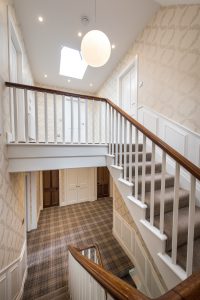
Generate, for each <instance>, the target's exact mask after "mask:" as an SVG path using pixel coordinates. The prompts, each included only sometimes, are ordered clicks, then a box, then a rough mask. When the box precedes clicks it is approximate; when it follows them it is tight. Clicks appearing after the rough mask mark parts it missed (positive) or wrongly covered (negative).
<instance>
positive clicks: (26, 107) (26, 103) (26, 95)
mask: <svg viewBox="0 0 200 300" xmlns="http://www.w3.org/2000/svg"><path fill="white" fill-rule="evenodd" d="M24 106H25V109H24V113H25V141H26V143H27V142H28V140H29V138H28V91H27V89H25V90H24Z"/></svg>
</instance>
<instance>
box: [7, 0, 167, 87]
mask: <svg viewBox="0 0 200 300" xmlns="http://www.w3.org/2000/svg"><path fill="white" fill-rule="evenodd" d="M13 2H14V6H15V9H16V13H17V17H18V21H19V24H20V26H21V29H22V33H23V37H24V40H25V45H26V48H27V52H28V57H29V61H30V64H31V68H32V71H33V76H34V80H35V82H37V83H39V84H42V85H49V86H54V87H58V88H59V87H61V88H68V89H73V90H78V91H83V92H86V91H88V92H92V93H94V92H96V91H97V90H98V89H99V88H100V86H101V85H102V84H103V82H104V81H105V80H106V79H107V77H108V76H109V75H110V73H111V72H112V70H113V69H114V67H115V66H116V65H117V63H118V62H119V61H120V59H121V58H122V57H123V56H124V54H125V53H126V51H127V50H128V49H129V47H130V46H131V44H132V43H133V41H134V40H135V38H136V37H137V35H138V33H140V32H141V31H142V29H143V28H144V27H145V25H146V24H147V23H148V21H149V20H150V18H151V17H152V16H153V14H154V13H155V12H156V10H157V9H158V8H159V5H158V4H157V3H156V2H155V1H153V0H96V5H97V10H96V25H94V0H59V1H55V0H42V1H41V0H13ZM163 2H164V0H163ZM39 15H42V16H43V17H44V23H39V22H38V20H37V17H38V16H39ZM84 15H87V16H88V17H89V19H90V23H89V25H88V26H84V25H83V24H82V23H81V21H80V19H81V16H84ZM95 27H96V28H97V29H100V30H102V31H104V32H105V33H106V34H107V35H108V37H109V39H110V41H111V43H114V44H115V45H116V49H114V50H112V54H111V58H110V60H109V62H108V63H107V64H106V65H105V66H103V67H101V68H92V67H88V69H87V71H86V73H85V76H84V78H83V80H78V79H71V82H70V83H68V82H67V78H66V77H63V76H60V75H59V65H60V51H61V48H62V46H68V47H71V48H74V49H80V44H81V38H79V37H78V36H77V33H78V31H82V32H83V34H84V33H86V32H87V31H89V30H91V29H94V28H95ZM44 74H47V75H48V77H47V78H44ZM90 83H93V87H90V86H89V84H90Z"/></svg>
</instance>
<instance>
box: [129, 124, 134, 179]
mask: <svg viewBox="0 0 200 300" xmlns="http://www.w3.org/2000/svg"><path fill="white" fill-rule="evenodd" d="M129 126H130V128H129V182H132V168H133V162H132V156H133V152H132V124H131V123H129Z"/></svg>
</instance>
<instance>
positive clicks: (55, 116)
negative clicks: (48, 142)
mask: <svg viewBox="0 0 200 300" xmlns="http://www.w3.org/2000/svg"><path fill="white" fill-rule="evenodd" d="M53 107H54V142H55V143H57V105H56V94H54V95H53Z"/></svg>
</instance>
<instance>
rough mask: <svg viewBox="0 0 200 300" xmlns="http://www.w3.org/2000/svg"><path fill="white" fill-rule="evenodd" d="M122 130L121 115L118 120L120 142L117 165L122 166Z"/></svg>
mask: <svg viewBox="0 0 200 300" xmlns="http://www.w3.org/2000/svg"><path fill="white" fill-rule="evenodd" d="M122 130H123V123H122V115H121V114H120V119H119V135H120V136H119V140H120V147H119V165H120V167H121V166H122Z"/></svg>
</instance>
